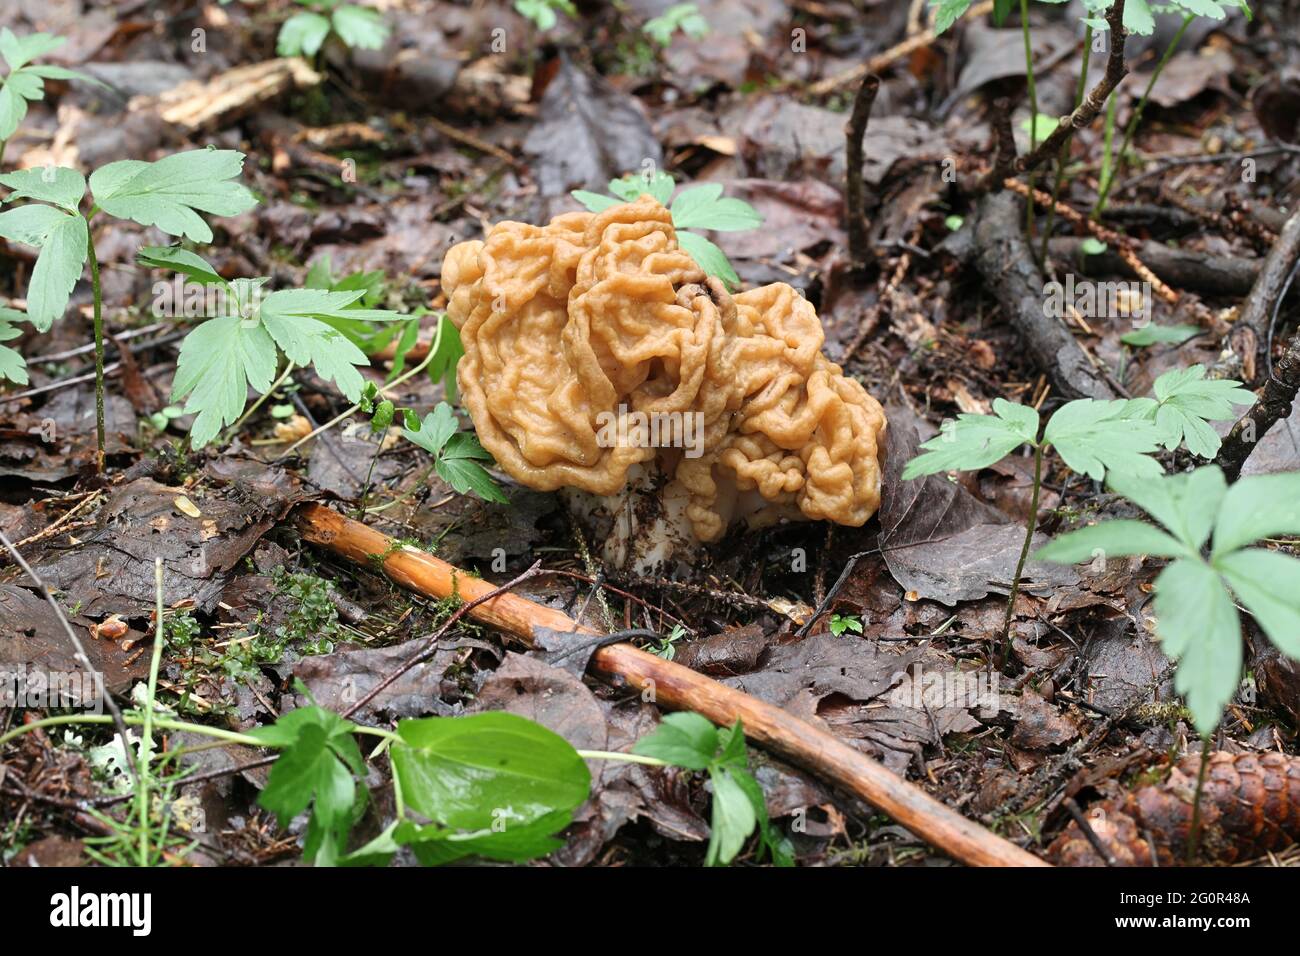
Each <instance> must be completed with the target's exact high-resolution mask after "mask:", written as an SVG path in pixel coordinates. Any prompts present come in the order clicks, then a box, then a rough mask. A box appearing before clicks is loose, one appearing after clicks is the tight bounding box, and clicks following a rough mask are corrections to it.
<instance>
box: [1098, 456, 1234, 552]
mask: <svg viewBox="0 0 1300 956" xmlns="http://www.w3.org/2000/svg"><path fill="white" fill-rule="evenodd" d="M1108 484H1109V485H1110V488H1111V490H1112V491H1115V492H1117V493H1119V494H1121V495H1123V496H1124V497H1125V498H1128V499H1129V500H1130V501H1132V502H1134V503H1136V504H1137V505H1139V506H1140V507H1141V508H1142V509H1143V510H1144V511H1146V512H1147V513H1148V514H1150V515H1151V516H1152V517H1153V518H1155V519H1156V520H1157V521H1159V522H1160V523H1161V524H1162V525H1164V526H1165V527H1166V528H1167V529H1169V531H1170V532H1171V533H1172V534H1173V535H1174V537H1176V538H1177V539H1178V540H1179V541H1181V542H1182V543H1183V544H1184V545H1185V546H1186V548H1187V549H1188V550H1189V551H1190V552H1191V553H1193V554H1198V553H1199V552H1200V550H1201V548H1203V547H1204V546H1205V542H1206V541H1207V540H1208V539H1209V537H1210V530H1211V528H1212V527H1213V526H1214V516H1215V514H1216V513H1217V512H1218V510H1219V503H1220V502H1221V501H1222V500H1223V498H1224V494H1225V492H1226V490H1227V482H1226V481H1225V480H1224V477H1223V472H1222V471H1221V470H1220V469H1219V468H1218V467H1217V466H1213V465H1209V466H1206V467H1203V468H1197V469H1196V470H1195V471H1193V472H1190V473H1188V474H1183V475H1162V476H1160V477H1159V478H1156V479H1154V480H1152V479H1147V478H1139V477H1137V476H1134V475H1129V474H1122V473H1120V472H1114V473H1112V474H1111V476H1110V481H1109V482H1108Z"/></svg>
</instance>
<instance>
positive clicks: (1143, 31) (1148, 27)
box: [1124, 0, 1156, 36]
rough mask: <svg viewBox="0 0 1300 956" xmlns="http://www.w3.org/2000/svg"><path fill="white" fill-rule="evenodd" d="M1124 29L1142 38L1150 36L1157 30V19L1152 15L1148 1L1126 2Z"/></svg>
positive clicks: (1135, 0) (1132, 0) (1130, 0)
mask: <svg viewBox="0 0 1300 956" xmlns="http://www.w3.org/2000/svg"><path fill="white" fill-rule="evenodd" d="M1124 29H1126V30H1128V32H1129V33H1136V34H1138V35H1140V36H1150V35H1151V34H1152V33H1154V32H1155V29H1156V18H1155V17H1154V16H1152V14H1151V8H1150V7H1149V6H1148V5H1147V0H1126V2H1125V3H1124Z"/></svg>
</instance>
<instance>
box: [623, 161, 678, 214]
mask: <svg viewBox="0 0 1300 956" xmlns="http://www.w3.org/2000/svg"><path fill="white" fill-rule="evenodd" d="M676 185H677V184H676V182H675V181H674V180H673V177H672V176H670V175H668V174H667V173H665V172H664V171H663V170H661V169H656V170H655V171H654V172H653V173H651V174H650V175H648V176H647V175H645V174H644V173H629V174H628V175H626V176H624V177H623V178H622V179H611V180H610V181H609V191H610V192H612V193H613V194H614V195H615V196H617V197H618V198H619V199H622V200H623V201H624V202H636V201H637V200H638V199H640V198H641V194H642V193H649V194H650V195H651V196H653V197H654V199H655V201H656V202H658V203H659V204H660V205H661V206H666V205H668V200H669V199H671V198H672V195H673V189H674V188H676Z"/></svg>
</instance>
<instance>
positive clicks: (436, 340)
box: [280, 318, 444, 458]
mask: <svg viewBox="0 0 1300 956" xmlns="http://www.w3.org/2000/svg"><path fill="white" fill-rule="evenodd" d="M443 321H444V319H443V318H439V319H438V329H437V331H436V332H434V334H433V341H432V342H431V343H430V344H429V354H428V355H426V356H425V357H424V360H423V361H421V362H420V364H419V365H417V366H415V368H413V369H410V370H409V371H407V372H405V373H403V374H402V375H399V376H398V377H397V378H395V379H393V380H392V381H391V382H389V383H388V384H387V385H385V386H384V387H383V388H381V389H380V390H379V393H380V394H381V395H385V394H387V393H388V392H389V391H390V390H391V389H394V388H396V387H397V386H399V385H401V384H402V383H403V382H406V381H409V380H410V379H412V378H414V377H415V376H416V375H419V374H420V373H421V372H423V371H424V370H425V369H426V368H428V367H429V363H431V362H432V361H433V359H434V356H435V355H437V354H438V348H439V347H440V346H441V345H442V323H443ZM360 407H361V406H360V405H359V404H358V405H352V406H349V407H348V408H346V409H344V410H343V411H342V412H340V413H339V414H338V415H335V416H334V417H333V418H331V419H330V420H329V421H327V422H326V423H325V424H324V425H321V426H320V427H319V428H316V429H313V430H312V432H311V434H310V435H304V436H303V437H302V438H299V439H298V440H297V441H296V442H294V443H293V444H292V445H290V446H289V447H288V448H286V449H285V450H284V452H283V453H282V454H281V455H280V457H281V458H285V457H287V456H289V455H291V454H293V452H294V449H296V448H299V447H301V446H302V445H305V444H306V443H307V442H309V441H311V440H312V439H313V438H315V437H316V436H317V435H319V434H320V433H321V432H323V431H327V430H329V429H331V428H333V427H334V426H335V425H337V424H338V423H339V422H341V421H343V419H345V418H347V417H348V416H349V415H351V414H352V413H353V412H355V411H357V409H359V408H360Z"/></svg>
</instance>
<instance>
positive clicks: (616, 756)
mask: <svg viewBox="0 0 1300 956" xmlns="http://www.w3.org/2000/svg"><path fill="white" fill-rule="evenodd" d="M578 756H579V757H581V758H582V759H583V760H622V761H624V762H625V763H643V764H645V765H646V766H648V767H670V766H672V764H670V763H669V762H668V761H667V760H660V759H659V758H658V757H646V756H643V755H641V754H625V753H620V752H618V751H617V750H579V751H578Z"/></svg>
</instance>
